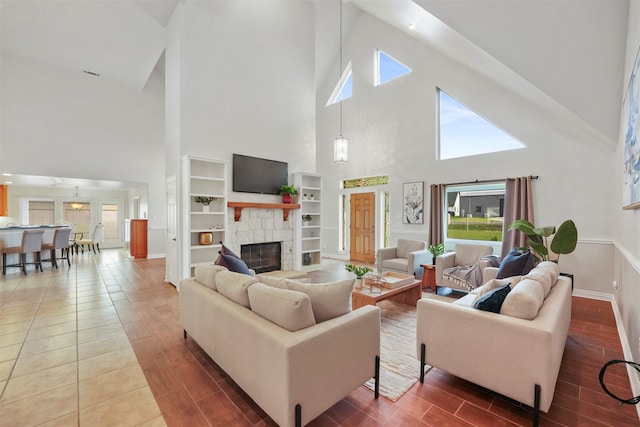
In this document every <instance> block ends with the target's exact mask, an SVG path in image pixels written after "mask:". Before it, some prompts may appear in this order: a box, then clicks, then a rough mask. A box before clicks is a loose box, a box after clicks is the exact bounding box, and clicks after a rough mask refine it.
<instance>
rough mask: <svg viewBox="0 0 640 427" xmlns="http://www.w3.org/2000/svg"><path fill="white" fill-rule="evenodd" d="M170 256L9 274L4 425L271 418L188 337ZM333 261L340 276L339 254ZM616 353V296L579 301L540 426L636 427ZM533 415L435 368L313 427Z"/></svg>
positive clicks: (3, 305)
mask: <svg viewBox="0 0 640 427" xmlns="http://www.w3.org/2000/svg"><path fill="white" fill-rule="evenodd" d="M164 265H165V264H164V259H151V260H131V259H128V258H126V257H125V256H124V253H123V252H122V251H120V250H104V251H102V253H100V254H98V255H93V254H87V253H85V254H80V255H76V256H74V263H73V264H72V266H71V267H70V268H69V267H66V266H65V267H61V268H60V269H59V270H57V271H56V270H50V269H47V268H45V271H44V272H43V273H34V272H33V271H29V275H28V276H26V277H25V276H23V275H20V274H18V272H17V270H16V273H10V274H7V276H5V277H1V278H0V390H1V391H2V396H1V397H0V426H2V427H5V426H20V427H22V426H31V425H34V426H35V425H47V426H54V425H55V426H76V425H82V426H101V425H117V426H127V425H132V426H133V425H149V426H155V425H165V423H166V425H169V426H272V425H275V424H274V423H273V421H271V420H270V419H269V418H268V416H267V415H266V414H265V413H264V412H263V411H262V410H261V409H260V408H259V407H258V406H257V405H256V404H255V403H253V402H252V401H251V399H250V398H249V397H248V396H247V395H246V394H245V393H243V392H242V390H240V389H239V388H238V387H237V386H236V385H235V383H234V382H233V381H232V380H231V379H230V378H229V377H228V376H227V375H226V374H225V373H224V372H223V371H222V370H221V369H220V368H219V367H218V366H216V364H215V363H213V362H212V361H211V359H210V358H209V357H208V356H207V355H206V354H205V353H204V352H203V351H202V349H201V348H200V347H199V346H198V345H197V344H196V343H195V342H194V341H193V340H192V339H190V338H188V339H186V340H184V339H183V337H182V328H181V327H180V325H179V321H178V294H177V292H176V290H175V288H174V287H173V286H172V285H170V284H167V283H165V282H164V276H165V267H164ZM336 265H337V267H336ZM323 268H324V267H323ZM327 268H328V269H329V270H331V269H332V268H333V269H334V271H333V273H332V274H335V275H340V274H341V273H342V272H341V268H340V264H339V263H338V264H336V263H331V264H330V266H329V267H327ZM324 274H325V275H326V277H330V276H331V274H328V273H324ZM452 333H453V332H452ZM125 338H126V339H125ZM618 358H620V359H621V358H623V355H622V350H621V345H620V340H619V338H618V336H617V331H616V327H615V320H614V316H613V312H612V309H611V305H610V303H607V302H603V301H594V300H588V299H583V298H576V297H574V298H573V308H572V322H571V329H570V331H569V338H568V340H567V344H566V347H565V353H564V358H563V363H562V366H561V370H560V376H559V379H558V384H557V388H556V393H555V397H554V401H553V404H552V407H551V409H550V411H549V413H548V414H543V416H542V420H541V425H543V426H560V425H564V426H623V425H624V426H633V425H640V421H639V420H638V416H637V413H636V409H635V407H633V406H630V405H623V406H621V407H618V406H617V404H616V403H617V402H616V401H615V400H613V399H612V398H611V397H609V396H607V395H606V394H605V393H604V391H603V390H602V388H601V386H600V384H599V382H598V373H599V371H600V368H601V367H602V365H603V364H604V363H605V362H607V361H608V360H611V359H618ZM478 363H479V365H481V361H478ZM417 364H418V363H417V361H416V371H417ZM310 368H312V367H310ZM615 368H616V369H610V370H609V371H608V374H607V377H606V383H607V386H608V387H609V388H610V389H611V390H612V391H613V392H614V393H616V394H618V395H620V396H628V397H630V396H631V389H630V386H629V380H628V377H627V374H626V371H625V369H624V367H623V366H622V365H617V367H615ZM513 381H517V378H514V379H513ZM160 413H161V414H160ZM530 424H531V410H530V409H529V408H526V407H521V406H520V405H518V404H516V403H515V402H513V401H510V400H509V399H507V398H505V397H503V396H500V395H497V394H495V393H493V392H491V391H489V390H486V389H483V388H481V387H478V386H476V385H474V384H471V383H469V382H466V381H464V380H461V379H459V378H456V377H454V376H452V375H449V374H447V373H446V372H444V371H441V370H438V369H432V370H431V371H429V373H428V374H427V375H426V378H425V383H424V384H420V383H419V382H418V383H416V384H415V385H414V386H413V387H412V388H411V389H410V390H409V391H408V392H407V393H406V394H405V395H403V396H402V397H401V398H400V399H399V400H398V401H396V402H391V401H389V400H387V399H384V398H382V397H381V398H380V399H378V400H375V399H374V398H373V393H372V392H371V391H370V390H369V389H367V388H365V387H359V388H358V389H356V390H355V391H353V392H352V393H351V394H350V395H348V396H346V397H345V398H344V399H342V400H341V401H340V402H338V403H337V404H336V405H334V406H333V407H332V408H330V409H328V410H327V411H326V412H325V413H324V414H322V415H321V416H319V417H318V418H316V419H315V420H314V421H313V422H312V423H311V424H310V425H312V426H494V425H505V426H508V425H512V426H517V425H522V426H528V425H530Z"/></svg>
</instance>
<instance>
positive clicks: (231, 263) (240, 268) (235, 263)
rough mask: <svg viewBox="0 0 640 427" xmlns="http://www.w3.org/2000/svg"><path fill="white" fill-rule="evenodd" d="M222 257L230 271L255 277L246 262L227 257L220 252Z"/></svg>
mask: <svg viewBox="0 0 640 427" xmlns="http://www.w3.org/2000/svg"><path fill="white" fill-rule="evenodd" d="M220 257H222V260H223V262H224V266H225V267H227V269H229V271H234V272H236V273H242V274H247V275H249V276H252V277H253V273H252V272H251V270H249V267H248V266H247V264H245V262H244V261H243V260H241V259H240V258H236V257H234V256H232V255H225V254H223V253H222V252H220Z"/></svg>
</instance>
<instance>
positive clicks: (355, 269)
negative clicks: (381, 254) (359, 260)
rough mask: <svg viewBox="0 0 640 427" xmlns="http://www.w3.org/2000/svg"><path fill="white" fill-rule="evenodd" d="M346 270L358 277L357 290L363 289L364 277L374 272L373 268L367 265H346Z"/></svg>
mask: <svg viewBox="0 0 640 427" xmlns="http://www.w3.org/2000/svg"><path fill="white" fill-rule="evenodd" d="M344 269H345V270H347V271H350V272H352V273H353V274H355V275H356V288H361V287H362V277H363V276H364V275H365V274H367V273H368V272H370V271H372V270H373V269H372V268H371V267H368V266H366V265H353V264H345V266H344Z"/></svg>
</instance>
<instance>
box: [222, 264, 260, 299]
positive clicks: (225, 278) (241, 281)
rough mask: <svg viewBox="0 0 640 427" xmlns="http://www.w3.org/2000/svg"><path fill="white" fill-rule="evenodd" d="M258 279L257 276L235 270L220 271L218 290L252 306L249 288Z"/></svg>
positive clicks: (228, 296) (230, 297) (226, 295)
mask: <svg viewBox="0 0 640 427" xmlns="http://www.w3.org/2000/svg"><path fill="white" fill-rule="evenodd" d="M257 281H258V280H257V279H256V278H255V277H252V276H247V275H246V274H240V273H235V272H233V271H220V272H218V273H217V274H216V286H217V287H218V292H220V294H222V295H224V296H225V297H227V298H229V299H230V300H231V301H234V302H236V303H238V304H240V305H243V306H245V307H247V308H249V307H250V306H251V304H249V294H248V292H247V289H248V288H249V286H251V285H253V284H254V283H256V282H257Z"/></svg>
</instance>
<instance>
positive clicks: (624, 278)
mask: <svg viewBox="0 0 640 427" xmlns="http://www.w3.org/2000/svg"><path fill="white" fill-rule="evenodd" d="M638 49H640V3H638V2H634V1H632V2H631V4H630V6H629V31H628V35H627V44H626V56H625V67H624V70H625V71H624V86H623V87H621V88H620V90H621V92H623V94H624V91H626V89H627V85H628V82H629V77H630V76H631V70H632V69H633V64H634V61H635V60H636V55H637V53H638ZM623 96H624V95H623ZM625 124H626V120H625V117H624V116H622V117H621V126H620V138H619V143H618V150H617V152H616V155H615V158H614V167H615V170H616V174H615V179H614V180H613V181H612V183H611V188H610V191H612V192H613V193H614V194H615V201H614V203H615V205H614V207H615V216H614V218H615V219H616V221H615V223H616V224H617V227H616V236H615V242H616V248H615V249H616V251H615V272H614V280H616V281H617V282H618V289H617V290H615V291H614V295H615V303H616V304H617V308H618V311H619V313H620V317H621V320H622V326H623V327H624V332H625V334H626V338H627V340H626V342H623V345H625V346H626V349H627V350H628V351H629V352H630V353H631V355H632V358H631V360H634V361H635V362H638V361H640V209H636V210H625V211H623V210H622V209H620V208H621V206H622V203H623V201H622V200H623V198H622V172H623V166H622V165H623V152H624V134H625V132H626V131H627V128H626V126H625ZM625 354H628V353H626V352H625ZM634 373H635V372H634ZM635 374H636V381H635V387H636V388H635V394H634V395H636V396H637V395H638V394H640V375H637V373H635ZM632 385H633V383H632ZM638 411H639V413H640V408H638Z"/></svg>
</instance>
